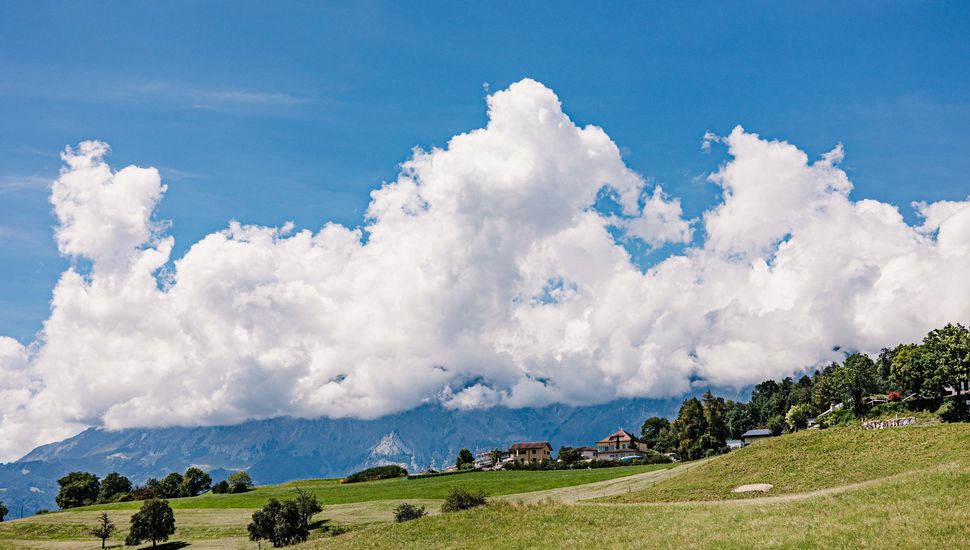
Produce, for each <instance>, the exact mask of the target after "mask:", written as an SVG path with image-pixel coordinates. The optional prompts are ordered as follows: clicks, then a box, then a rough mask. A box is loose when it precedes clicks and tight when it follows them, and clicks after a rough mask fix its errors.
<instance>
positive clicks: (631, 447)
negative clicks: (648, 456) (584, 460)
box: [595, 430, 647, 460]
mask: <svg viewBox="0 0 970 550" xmlns="http://www.w3.org/2000/svg"><path fill="white" fill-rule="evenodd" d="M646 451H647V444H646V443H644V442H642V441H640V440H639V439H637V437H636V436H635V435H633V434H631V433H630V432H628V431H626V430H617V431H616V432H613V433H611V434H610V435H608V436H606V437H605V438H603V439H601V440H599V441H597V442H596V457H595V458H596V460H620V459H624V458H631V457H637V456H641V455H643V453H645V452H646Z"/></svg>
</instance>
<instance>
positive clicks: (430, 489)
mask: <svg viewBox="0 0 970 550" xmlns="http://www.w3.org/2000/svg"><path fill="white" fill-rule="evenodd" d="M671 466H672V465H670V464H650V465H644V466H620V467H616V468H597V469H588V470H556V471H547V472H542V471H536V472H530V471H509V472H506V471H501V470H500V471H494V472H473V473H469V474H460V475H452V476H441V477H432V478H426V479H411V480H408V479H404V478H396V479H384V480H380V481H365V482H361V483H347V484H341V483H340V480H338V479H310V480H305V481H295V482H292V483H284V484H282V485H271V486H266V487H257V488H256V489H255V490H253V491H250V492H248V493H242V494H235V495H215V494H211V493H207V494H204V495H201V496H197V497H192V498H173V499H169V504H171V505H172V508H173V509H176V510H178V509H189V508H191V509H204V508H248V509H255V508H259V507H261V506H263V505H264V504H266V501H268V500H269V499H270V498H278V499H284V498H293V497H294V496H296V488H297V487H299V488H300V489H303V490H305V491H309V492H312V493H313V494H315V495H316V496H317V498H318V499H319V500H320V503H321V504H323V505H324V506H326V505H328V504H348V503H352V502H368V501H373V500H400V499H443V498H445V496H447V495H448V492H450V491H451V489H453V488H454V487H464V488H466V489H469V490H472V491H477V490H483V491H485V492H487V493H488V494H490V495H493V496H496V495H508V494H513V493H527V492H531V491H542V490H546V489H556V488H559V487H570V486H573V485H582V484H585V483H593V482H596V481H604V480H607V479H615V478H618V477H624V476H630V475H634V474H639V473H643V472H650V471H654V470H658V469H663V468H669V467H671ZM140 507H141V503H140V502H119V503H113V504H103V505H98V506H87V507H84V508H78V510H135V509H137V508H140Z"/></svg>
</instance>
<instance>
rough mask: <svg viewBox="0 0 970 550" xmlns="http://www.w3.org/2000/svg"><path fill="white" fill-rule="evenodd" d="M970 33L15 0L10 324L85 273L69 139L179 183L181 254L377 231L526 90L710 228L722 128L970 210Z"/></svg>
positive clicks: (661, 16) (1, 227)
mask: <svg viewBox="0 0 970 550" xmlns="http://www.w3.org/2000/svg"><path fill="white" fill-rule="evenodd" d="M968 28H970V6H968V5H967V4H966V3H918V2H911V3H906V4H895V3H874V2H864V3H851V2H839V3H813V4H811V5H810V6H801V7H791V6H790V5H784V6H783V5H782V4H781V3H745V4H742V5H740V6H731V7H727V6H725V5H723V4H720V3H712V4H707V5H696V6H692V7H690V8H688V9H683V8H680V9H676V10H674V9H666V8H659V7H649V8H643V9H634V8H633V7H630V6H621V5H611V6H608V7H599V8H589V7H586V6H582V5H579V4H577V5H572V6H571V5H569V4H568V3H557V4H555V5H554V6H553V5H552V4H524V3H522V2H514V3H504V4H503V3H497V2H490V3H480V4H477V5H472V4H470V3H429V4H425V3H418V2H409V3H386V4H382V3H367V4H359V5H356V6H353V7H346V8H332V7H327V6H323V5H322V4H319V5H318V4H317V3H290V4H286V5H281V4H272V5H271V4H269V3H266V4H263V5H257V4H255V3H247V4H245V5H240V4H239V3H216V2H206V3H196V2H165V3H161V2H158V3H139V4H137V5H133V4H131V3H121V2H118V3H111V2H104V3H99V4H96V5H91V4H81V3H70V2H63V3H61V2H31V3H26V2H3V3H0V74H2V75H3V77H2V79H0V121H2V122H0V274H2V276H0V334H3V335H10V336H13V337H16V338H17V339H18V340H20V341H21V342H24V343H27V342H29V341H30V340H31V339H32V337H33V334H34V333H35V332H36V331H37V330H39V329H40V327H41V323H42V322H43V320H44V319H45V318H46V317H47V315H48V302H49V300H50V293H51V289H52V288H53V285H54V282H55V281H56V279H57V277H58V276H59V274H60V273H61V272H62V271H63V269H64V267H65V266H66V265H68V261H67V260H65V259H62V258H60V257H59V256H58V254H57V250H56V247H55V245H54V243H53V241H52V237H51V225H52V224H53V223H54V219H53V217H52V215H51V213H50V205H49V204H48V202H47V193H46V185H47V184H48V182H49V181H50V180H51V179H53V178H54V177H55V176H56V174H57V170H58V168H59V166H60V161H59V159H58V156H57V155H58V153H59V151H61V150H62V149H63V148H64V146H65V145H68V144H76V143H78V142H79V141H81V140H84V139H100V140H104V141H106V142H108V143H110V144H111V145H112V148H113V154H112V156H111V157H110V159H109V161H110V162H111V163H112V165H114V166H116V167H121V166H124V165H127V164H138V165H142V166H147V165H153V166H156V167H158V168H159V169H160V170H161V172H162V175H163V178H164V179H165V181H166V182H167V183H168V185H169V189H168V193H167V195H166V197H165V199H164V200H163V201H162V203H161V206H160V208H159V212H158V215H159V217H160V218H162V219H168V220H171V222H172V226H171V230H170V233H171V234H173V235H174V236H175V238H176V250H175V254H174V257H176V258H177V257H178V256H180V255H181V254H182V253H183V252H184V250H185V249H186V247H188V246H190V245H191V244H192V243H194V242H195V241H197V240H198V239H199V238H201V237H202V236H204V235H206V234H208V233H210V232H212V231H215V230H218V229H221V228H223V227H225V226H226V224H227V222H228V220H230V219H237V220H240V221H242V222H248V223H259V224H270V225H279V224H282V223H283V222H284V221H287V220H292V221H294V222H295V223H296V226H297V227H299V228H304V227H305V228H311V229H316V228H319V227H320V226H322V225H323V224H324V223H325V222H326V221H336V222H339V223H342V224H346V225H349V226H356V225H358V224H360V223H361V222H362V213H363V210H364V208H365V206H366V204H367V202H368V194H369V192H370V191H371V190H372V189H374V188H375V187H376V186H378V185H379V184H380V183H381V182H382V181H386V180H390V179H392V178H393V177H394V176H395V174H396V172H397V165H398V164H399V163H400V162H402V161H404V160H405V159H406V158H407V157H408V156H409V154H410V151H411V148H412V147H414V146H423V147H427V146H431V145H443V144H444V143H445V142H446V141H447V140H448V139H449V138H450V137H451V136H453V135H455V134H457V133H460V132H463V131H467V130H468V129H471V128H476V127H479V126H481V125H482V124H483V123H484V122H485V103H484V96H485V94H486V91H485V90H484V89H483V85H484V84H485V83H488V87H489V89H491V90H498V89H501V88H504V87H506V86H508V85H509V84H510V83H511V82H514V81H517V80H519V79H521V78H523V77H532V78H534V79H536V80H539V81H541V82H543V83H544V84H545V85H547V86H549V87H550V88H552V89H553V90H555V91H556V93H557V94H558V95H559V97H560V99H561V100H562V102H563V105H564V109H565V110H566V112H567V114H569V115H570V116H571V117H572V118H573V120H575V121H577V122H578V123H580V124H586V123H593V124H596V125H599V126H602V127H603V128H604V129H605V130H606V131H607V133H608V134H609V135H610V137H611V138H612V139H613V140H614V141H615V142H616V143H617V144H618V145H620V146H621V148H622V150H623V152H624V155H625V159H626V162H627V164H628V165H629V166H630V167H631V168H633V169H635V170H637V171H638V172H640V173H641V174H643V175H645V176H647V177H650V178H653V179H655V180H656V181H658V182H660V183H662V184H663V185H664V188H665V189H666V190H667V191H668V192H669V193H670V194H671V195H673V196H677V197H680V198H681V199H682V200H683V205H684V210H685V214H686V215H687V216H690V217H693V216H697V215H699V214H700V213H701V212H702V211H704V210H705V209H706V208H708V207H709V206H710V205H711V204H713V203H714V202H715V201H716V200H717V189H716V187H715V186H713V185H711V184H710V183H707V182H705V181H704V180H703V175H704V174H706V173H709V172H711V171H713V170H715V169H716V168H717V166H718V164H719V163H720V162H722V161H723V160H724V158H725V157H724V153H723V150H722V149H719V148H715V150H714V152H713V153H712V154H703V153H702V151H701V149H700V143H701V137H702V136H703V135H704V133H705V131H708V130H710V131H714V132H717V133H719V134H725V133H727V132H729V131H730V130H731V128H732V127H733V126H734V125H736V124H741V125H743V126H744V127H745V128H746V129H747V130H748V131H752V132H757V133H759V134H761V135H762V136H765V137H769V138H778V139H785V140H789V141H791V142H792V143H795V144H797V145H798V146H799V147H800V148H802V149H803V150H805V151H807V152H808V153H809V154H811V155H813V156H817V155H819V154H821V153H822V152H824V151H827V150H829V149H831V148H832V147H833V146H834V145H835V144H836V143H839V142H841V143H843V144H844V146H845V149H846V155H847V156H846V161H845V164H844V166H845V168H846V171H847V172H848V174H849V176H850V177H851V178H852V180H853V182H854V184H855V186H856V190H855V192H854V196H855V197H871V198H876V199H880V200H883V201H888V202H892V203H895V204H899V205H903V206H905V205H908V203H909V202H910V201H912V200H915V199H919V200H928V201H933V200H940V199H953V200H959V199H963V198H965V197H966V196H967V195H968V193H970V185H968V184H967V177H966V174H968V173H970V155H967V153H966V152H967V150H968V145H970V143H968V142H970V101H968V99H967V98H970V70H968V69H970V40H967V29H968ZM904 212H905V213H906V215H907V217H908V218H910V219H912V213H911V212H910V210H909V209H908V207H907V208H904Z"/></svg>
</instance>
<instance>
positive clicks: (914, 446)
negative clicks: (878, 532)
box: [608, 424, 970, 502]
mask: <svg viewBox="0 0 970 550" xmlns="http://www.w3.org/2000/svg"><path fill="white" fill-rule="evenodd" d="M967 458H970V425H967V424H936V425H927V426H911V427H905V428H891V429H885V430H862V429H859V428H845V429H829V430H822V431H815V430H807V431H802V432H798V433H795V434H791V435H786V436H784V437H777V438H772V439H768V440H765V441H760V442H758V443H755V444H754V445H750V446H748V447H745V448H743V449H740V450H738V451H734V452H732V453H731V454H730V455H729V456H725V457H723V458H719V459H717V460H714V461H712V462H711V463H710V464H704V465H701V466H698V467H697V468H695V469H693V470H692V471H691V472H690V473H689V474H688V475H681V476H676V477H674V478H672V479H670V480H669V481H665V482H663V483H659V484H657V485H656V486H655V487H650V488H647V489H645V490H641V491H637V492H633V493H629V494H624V495H620V496H617V497H613V498H610V499H608V501H610V502H672V501H685V500H687V501H694V500H722V499H743V498H752V497H760V496H765V495H764V494H763V493H757V492H755V493H732V492H731V490H732V489H734V488H735V487H738V486H740V485H746V484H753V483H770V484H772V485H774V487H773V488H772V489H771V490H770V491H769V492H768V493H767V494H768V495H770V496H775V495H785V494H793V493H803V492H806V491H814V490H818V489H825V488H829V487H838V486H842V485H847V484H851V483H859V482H863V481H868V480H873V479H878V478H884V477H887V476H892V475H896V474H900V473H903V472H909V471H913V470H918V469H922V468H928V467H932V466H936V465H939V464H943V463H946V462H949V461H954V460H960V459H967Z"/></svg>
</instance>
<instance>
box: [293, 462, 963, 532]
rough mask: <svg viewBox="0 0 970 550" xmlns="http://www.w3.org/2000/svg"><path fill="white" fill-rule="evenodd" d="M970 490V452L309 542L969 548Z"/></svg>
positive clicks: (494, 510)
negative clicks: (730, 491) (822, 483)
mask: <svg viewBox="0 0 970 550" xmlns="http://www.w3.org/2000/svg"><path fill="white" fill-rule="evenodd" d="M685 475H689V474H685ZM968 493H970V467H968V465H967V462H966V461H964V462H962V463H949V464H946V465H943V466H937V467H935V468H930V469H927V470H922V471H917V472H914V473H911V474H906V475H904V476H901V477H896V478H892V479H890V480H883V481H878V482H875V483H873V484H872V485H868V486H866V487H865V488H862V489H858V490H854V491H847V492H844V493H838V494H834V495H828V496H816V497H812V498H807V499H798V500H789V501H782V502H776V503H771V504H763V503H754V502H751V503H746V502H737V503H712V502H695V503H666V504H659V505H650V504H647V505H616V504H604V505H595V504H580V505H575V506H569V505H562V504H554V503H552V504H549V503H546V504H537V505H530V506H515V505H512V504H508V503H500V504H496V505H492V506H489V507H487V508H484V509H476V510H470V511H466V512H459V513H455V514H442V515H439V516H435V517H429V518H422V519H419V520H416V521H412V522H408V523H404V524H396V525H384V526H375V527H370V528H366V529H363V530H360V531H356V532H353V533H348V534H346V535H341V536H339V537H334V538H332V539H326V540H324V539H321V540H318V541H311V542H310V543H308V544H307V545H305V546H303V547H307V548H332V549H338V550H340V549H371V548H373V549H378V548H415V549H417V548H420V549H439V548H440V549H445V548H447V549H464V548H468V549H478V548H517V547H531V548H543V547H545V548H606V549H613V548H616V549H620V548H623V549H625V548H719V549H722V548H728V549H732V548H765V547H771V548H885V547H887V546H891V547H893V548H914V549H916V548H919V549H923V548H962V547H964V546H966V544H967V540H968V537H970V508H968V507H967V500H966V496H967V494H968ZM298 548H302V547H298Z"/></svg>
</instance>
